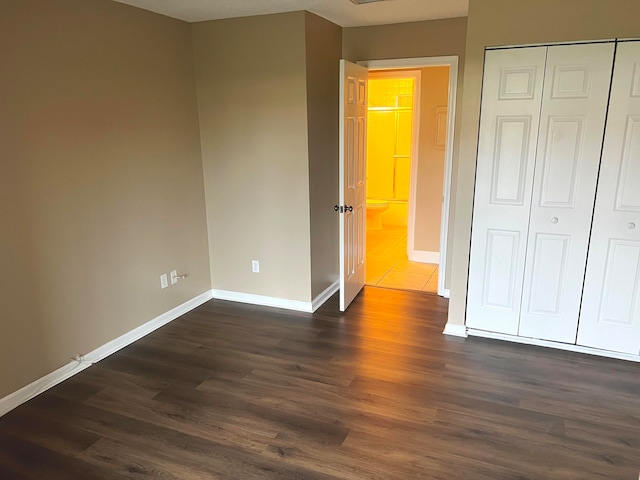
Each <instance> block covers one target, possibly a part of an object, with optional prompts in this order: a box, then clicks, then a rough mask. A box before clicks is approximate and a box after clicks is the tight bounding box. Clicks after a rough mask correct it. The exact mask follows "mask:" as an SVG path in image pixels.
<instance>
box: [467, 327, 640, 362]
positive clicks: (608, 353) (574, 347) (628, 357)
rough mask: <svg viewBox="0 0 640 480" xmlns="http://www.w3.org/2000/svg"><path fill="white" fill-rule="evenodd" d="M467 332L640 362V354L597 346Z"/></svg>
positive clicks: (482, 332)
mask: <svg viewBox="0 0 640 480" xmlns="http://www.w3.org/2000/svg"><path fill="white" fill-rule="evenodd" d="M467 333H468V334H469V335H471V336H474V337H482V338H491V339H494V340H504V341H507V342H513V343H523V344H525V345H535V346H537V347H546V348H555V349H556V350H566V351H569V352H578V353H586V354H588V355H596V356H598V357H607V358H617V359H619V360H629V361H631V362H640V355H631V354H629V353H619V352H611V351H609V350H599V349H597V348H591V347H583V346H581V345H573V344H570V343H560V342H550V341H548V340H540V339H539V338H527V337H517V336H515V335H506V334H504V333H495V332H486V331H484V330H475V329H472V328H470V329H469V330H468V331H467Z"/></svg>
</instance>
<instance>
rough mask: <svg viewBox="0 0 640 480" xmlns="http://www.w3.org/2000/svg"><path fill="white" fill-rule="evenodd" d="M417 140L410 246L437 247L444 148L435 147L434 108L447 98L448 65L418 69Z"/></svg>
mask: <svg viewBox="0 0 640 480" xmlns="http://www.w3.org/2000/svg"><path fill="white" fill-rule="evenodd" d="M420 71H421V73H420V77H421V86H420V92H421V95H420V104H421V105H420V140H419V142H420V143H419V146H418V178H417V179H416V186H417V188H416V223H415V235H414V248H415V249H416V250H423V251H427V252H439V251H440V220H441V216H442V182H443V178H444V156H445V155H444V153H445V151H444V148H437V147H436V120H437V119H436V109H437V108H438V107H447V104H448V102H449V67H428V68H422V69H420Z"/></svg>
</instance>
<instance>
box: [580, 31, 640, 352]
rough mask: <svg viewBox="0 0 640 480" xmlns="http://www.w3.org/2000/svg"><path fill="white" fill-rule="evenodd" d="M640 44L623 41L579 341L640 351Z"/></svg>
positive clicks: (606, 145)
mask: <svg viewBox="0 0 640 480" xmlns="http://www.w3.org/2000/svg"><path fill="white" fill-rule="evenodd" d="M639 296H640V42H625V43H620V44H619V45H618V50H617V55H616V64H615V72H614V76H613V84H612V87H611V101H610V105H609V114H608V120H607V127H606V133H605V142H604V149H603V153H602V163H601V167H600V180H599V183H598V194H597V197H596V206H595V214H594V219H593V232H592V234H591V242H590V246H589V260H588V263H587V273H586V278H585V285H584V295H583V300H582V313H581V316H580V326H579V330H578V344H579V345H585V346H589V347H596V348H601V349H604V350H613V351H617V352H624V353H630V354H635V355H638V354H640V303H639V300H640V299H639Z"/></svg>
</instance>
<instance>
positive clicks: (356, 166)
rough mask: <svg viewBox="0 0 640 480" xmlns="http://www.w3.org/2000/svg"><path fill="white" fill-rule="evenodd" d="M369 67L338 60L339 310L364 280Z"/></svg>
mask: <svg viewBox="0 0 640 480" xmlns="http://www.w3.org/2000/svg"><path fill="white" fill-rule="evenodd" d="M368 76H369V70H367V69H366V68H364V67H360V66H358V65H355V64H353V63H350V62H347V61H346V60H340V204H339V205H337V206H336V210H337V211H338V213H339V215H340V311H342V312H344V311H345V310H346V309H347V307H348V306H349V304H350V303H351V302H352V301H353V299H354V298H355V297H356V295H358V293H359V292H360V290H362V287H364V281H365V241H366V206H367V198H366V187H367V185H366V178H367V173H366V169H367V164H366V158H367V156H366V148H367V138H366V136H367V79H368Z"/></svg>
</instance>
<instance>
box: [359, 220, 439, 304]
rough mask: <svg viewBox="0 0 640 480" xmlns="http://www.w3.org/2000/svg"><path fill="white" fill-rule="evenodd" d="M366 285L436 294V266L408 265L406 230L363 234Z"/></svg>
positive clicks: (395, 229) (428, 264)
mask: <svg viewBox="0 0 640 480" xmlns="http://www.w3.org/2000/svg"><path fill="white" fill-rule="evenodd" d="M366 283H367V285H376V286H378V287H387V288H397V289H401V290H421V291H424V292H430V293H438V265H434V264H430V263H418V262H410V261H409V259H408V258H407V229H406V227H385V228H384V229H383V230H367V278H366Z"/></svg>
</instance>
